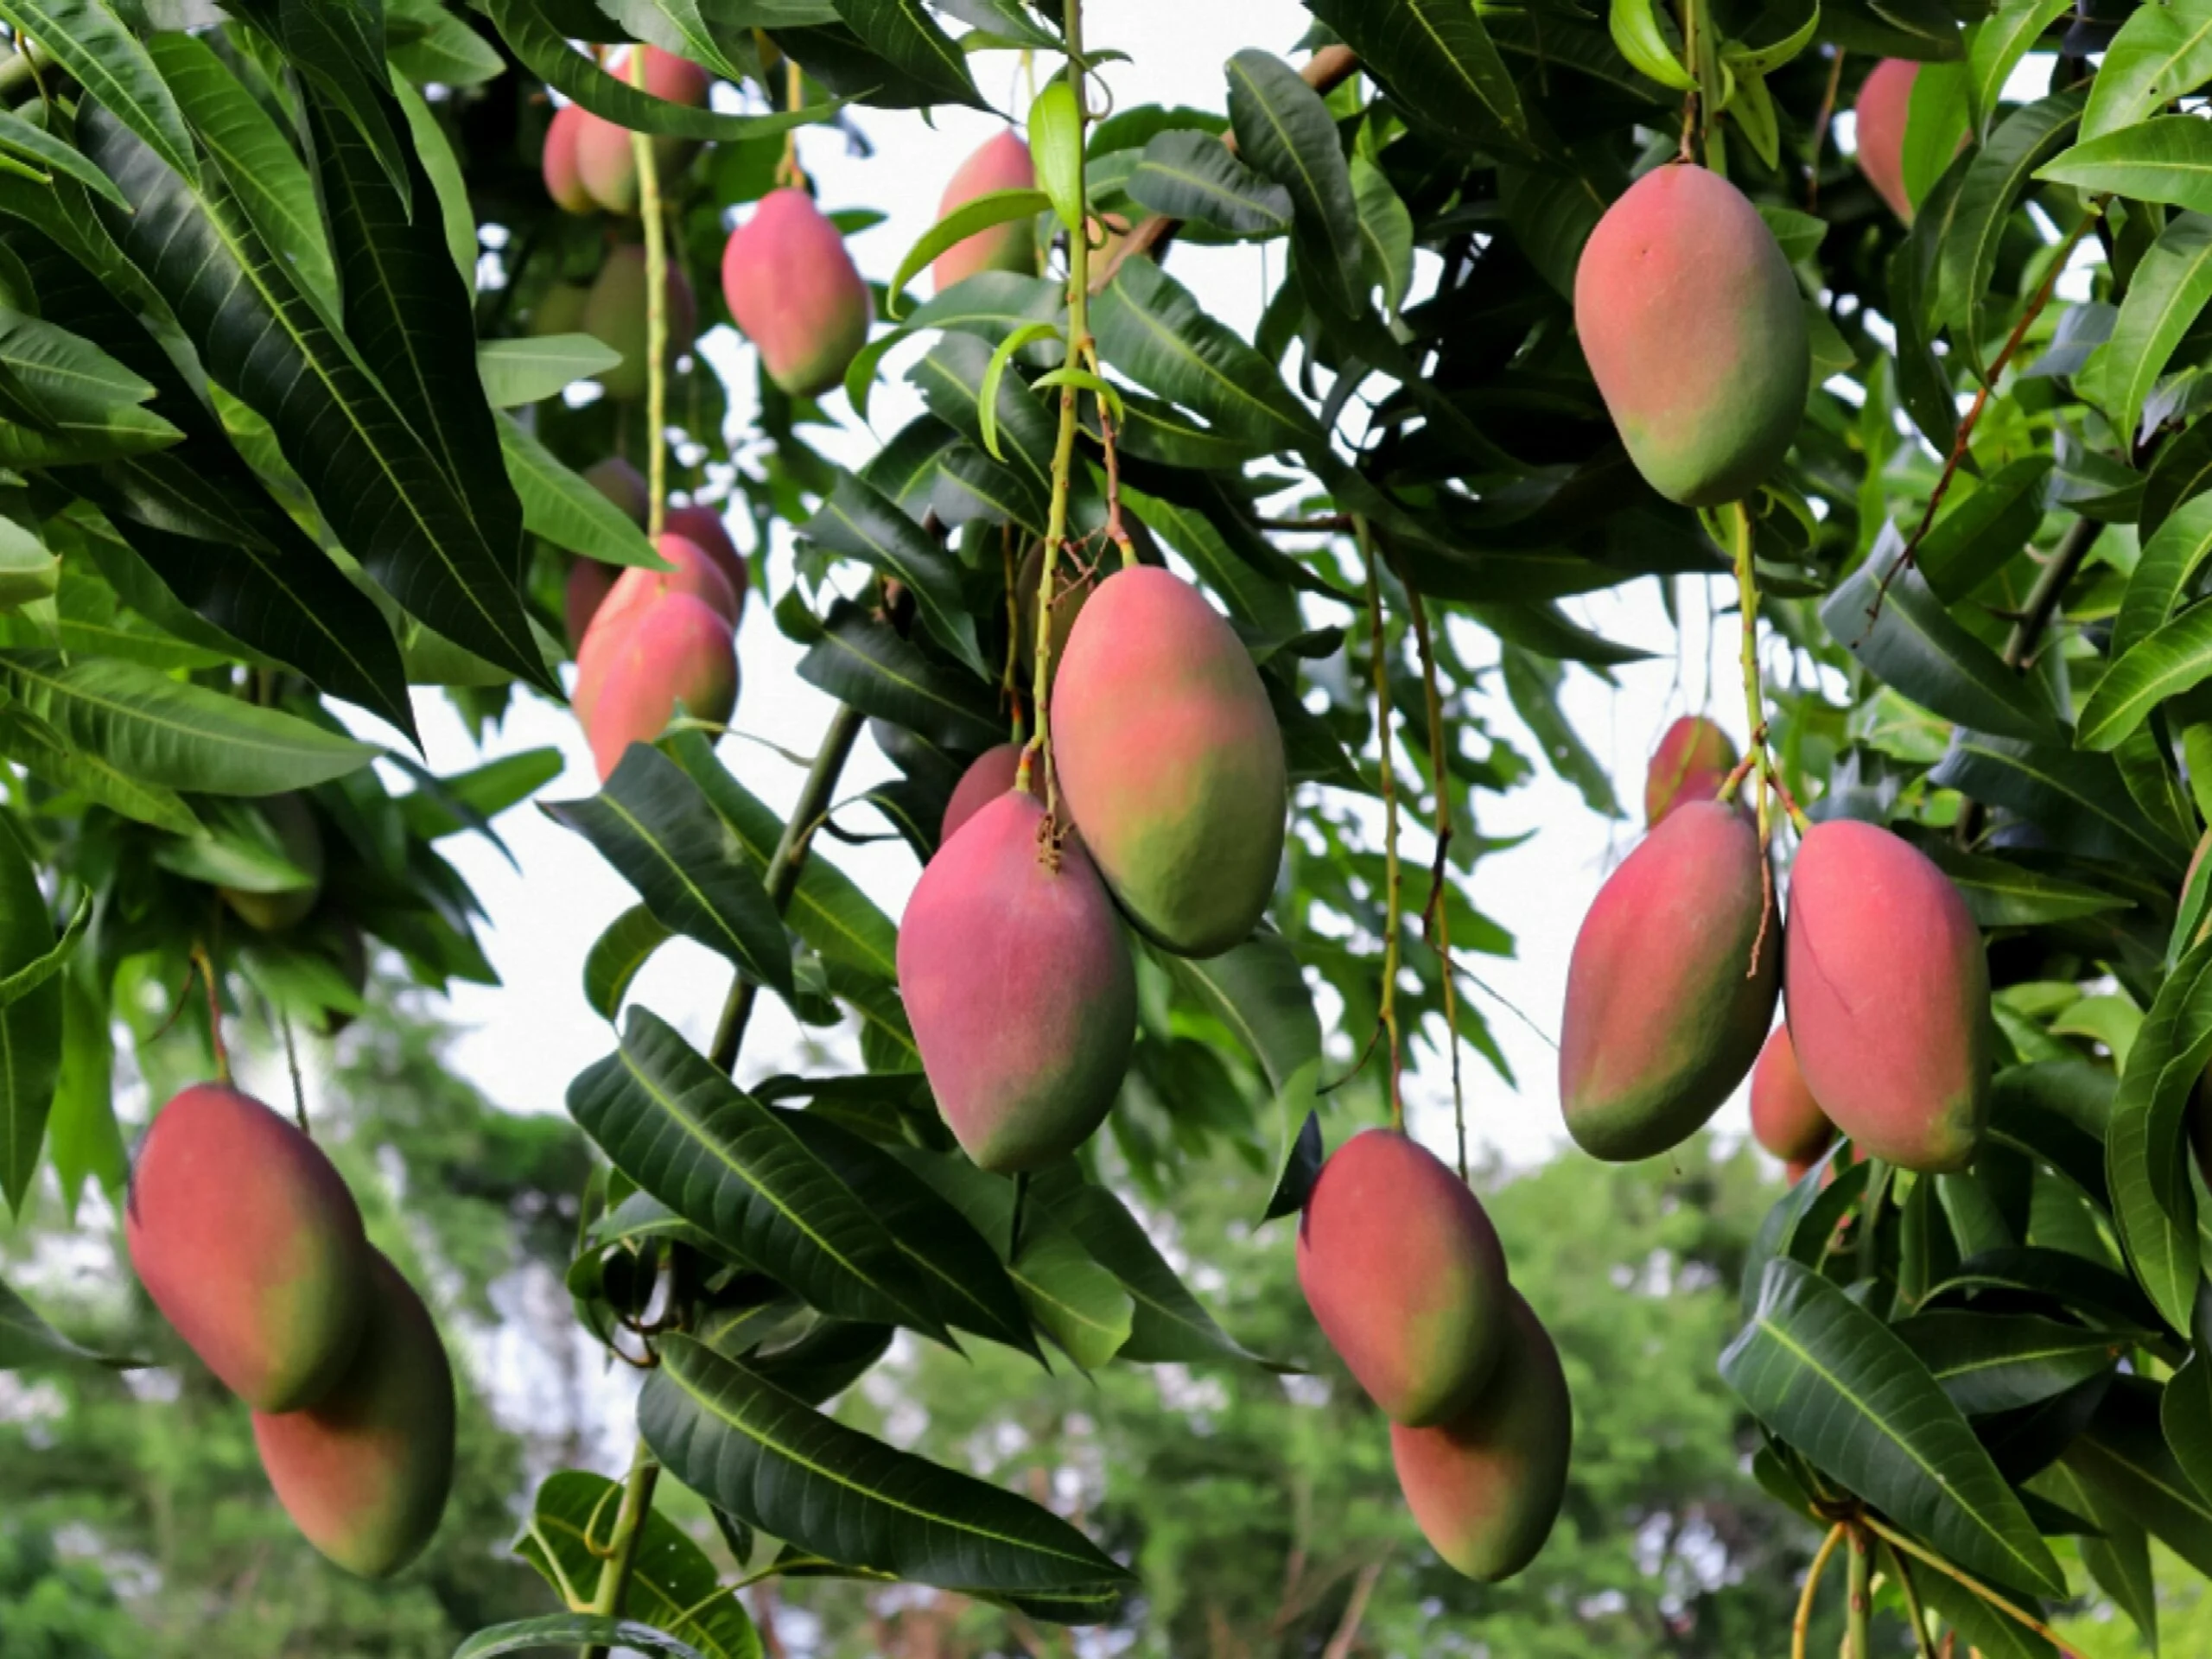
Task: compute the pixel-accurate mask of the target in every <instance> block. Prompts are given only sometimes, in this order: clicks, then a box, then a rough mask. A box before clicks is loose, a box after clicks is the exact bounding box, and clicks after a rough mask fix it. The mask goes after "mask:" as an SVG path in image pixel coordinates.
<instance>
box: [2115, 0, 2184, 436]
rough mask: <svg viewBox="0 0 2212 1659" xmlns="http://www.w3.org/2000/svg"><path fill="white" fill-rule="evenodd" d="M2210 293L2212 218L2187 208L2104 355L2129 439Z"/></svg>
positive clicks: (2136, 288)
mask: <svg viewBox="0 0 2212 1659" xmlns="http://www.w3.org/2000/svg"><path fill="white" fill-rule="evenodd" d="M2147 15H2148V14H2147V13H2138V14H2137V16H2147ZM2207 300H2212V218H2207V217H2206V216H2205V215H2203V214H2202V213H2183V214H2182V215H2181V216H2180V217H2178V218H2177V219H2174V221H2173V222H2172V223H2171V224H2170V225H2168V226H2166V228H2165V229H2164V232H2161V233H2160V234H2159V237H2158V240H2157V241H2156V242H2155V243H2153V244H2152V246H2151V251H2150V252H2148V253H2146V254H2145V255H2144V256H2143V259H2142V262H2141V263H2140V264H2138V265H2137V266H2136V267H2135V274H2134V276H2133V277H2130V278H2129V279H2128V283H2127V293H2126V297H2125V298H2123V299H2122V300H2121V301H2120V318H2119V321H2117V322H2115V323H2114V324H2113V333H2112V338H2111V340H2108V341H2107V342H2106V344H2105V346H2104V348H2103V350H2102V352H2101V353H2100V355H2099V360H2098V372H2099V375H2100V380H2099V385H2100V388H2101V397H2102V399H2103V402H2104V405H2105V409H2106V411H2107V414H2108V415H2109V416H2111V419H2112V423H2113V427H2114V428H2115V429H2117V430H2118V431H2119V432H2120V433H2121V434H2122V435H2124V436H2126V438H2128V439H2129V440H2130V441H2132V440H2133V435H2134V432H2135V429H2136V427H2137V426H2138V424H2139V423H2140V422H2141V419H2142V416H2143V401H2144V399H2145V398H2146V397H2149V396H2150V395H2151V389H2152V387H2153V386H2154V385H2157V384H2158V377H2159V376H2160V375H2162V374H2164V372H2166V365H2167V364H2168V363H2169V362H2170V361H2171V360H2172V358H2173V354H2174V351H2175V348H2176V347H2177V346H2179V345H2180V344H2181V340H2182V336H2183V334H2187V333H2188V332H2189V329H2190V325H2191V324H2192V323H2194V322H2195V321H2196V319H2197V316H2198V315H2199V314H2200V313H2202V311H2203V309H2204V305H2205V302H2206V301H2207Z"/></svg>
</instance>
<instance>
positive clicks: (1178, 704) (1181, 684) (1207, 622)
mask: <svg viewBox="0 0 2212 1659" xmlns="http://www.w3.org/2000/svg"><path fill="white" fill-rule="evenodd" d="M1052 746H1053V749H1052V752H1053V754H1054V757H1055V759H1056V762H1057V765H1058V769H1059V783H1060V798H1061V800H1062V801H1063V802H1064V803H1065V806H1066V808H1067V810H1068V812H1069V815H1070V816H1071V817H1072V818H1073V819H1074V820H1075V823H1076V827H1077V829H1080V830H1081V831H1082V832H1083V842H1084V846H1085V847H1086V848H1088V849H1090V855H1091V857H1092V858H1093V859H1095V860H1096V861H1097V865H1098V872H1099V874H1100V875H1102V876H1103V877H1104V879H1105V881H1106V885H1107V887H1109V889H1110V890H1111V891H1112V893H1113V894H1114V897H1115V899H1116V902H1118V903H1119V904H1120V905H1121V906H1122V912H1123V913H1125V914H1126V915H1127V916H1128V918H1129V920H1130V921H1131V922H1132V923H1133V924H1134V925H1135V927H1136V929H1137V931H1139V932H1141V933H1142V934H1143V935H1144V936H1145V937H1146V938H1148V939H1151V940H1153V941H1154V943H1155V944H1159V945H1160V946H1161V947H1162V948H1164V949H1166V950H1172V951H1173V952H1175V953H1176V954H1177V955H1178V956H1184V957H1215V956H1219V955H1220V954H1221V953H1222V952H1223V951H1224V950H1230V948H1231V947H1233V946H1235V945H1237V944H1242V943H1243V941H1244V940H1245V939H1246V938H1249V937H1250V935H1251V932H1252V930H1253V928H1254V927H1255V926H1257V925H1258V924H1259V921H1260V918H1262V916H1264V915H1265V914H1266V913H1267V908H1268V899H1269V898H1270V897H1271V896H1272V895H1273V893H1274V883H1275V875H1276V872H1277V870H1278V868H1280V867H1281V863H1282V843H1283V833H1284V821H1285V819H1286V817H1287V814H1288V811H1289V772H1288V768H1287V765H1286V763H1285V760H1284V758H1283V747H1282V732H1281V728H1278V727H1277V726H1276V724H1275V717H1274V710H1273V709H1271V708H1269V707H1268V693H1267V689H1266V687H1265V686H1263V685H1262V683H1261V682H1260V674H1259V671H1258V670H1257V669H1255V667H1253V665H1252V658H1251V657H1250V656H1249V654H1248V653H1247V652H1246V651H1245V649H1244V643H1243V640H1241V639H1238V638H1237V637H1236V631H1235V630H1234V629H1232V628H1231V627H1230V626H1229V624H1228V622H1227V621H1226V620H1224V618H1223V616H1222V615H1221V613H1219V612H1218V611H1217V610H1215V609H1214V608H1213V607H1212V606H1211V605H1209V604H1208V603H1207V602H1206V601H1205V597H1204V596H1203V595H1201V594H1199V592H1198V589H1197V588H1193V587H1192V586H1191V585H1190V583H1188V582H1185V581H1184V580H1183V579H1182V578H1181V577H1179V576H1177V575H1173V573H1171V572H1169V571H1166V570H1158V569H1152V568H1150V567H1148V566H1145V565H1136V566H1133V567H1131V568H1129V569H1124V570H1118V571H1116V572H1115V573H1114V574H1112V575H1109V576H1108V577H1107V578H1106V580H1105V581H1103V582H1101V583H1099V585H1098V587H1097V588H1096V591H1095V592H1094V593H1093V594H1091V596H1090V599H1089V600H1088V601H1086V602H1085V603H1084V607H1083V613H1082V614H1081V615H1080V616H1078V617H1077V619H1076V621H1075V626H1073V627H1072V628H1071V630H1070V631H1069V633H1068V644H1067V650H1066V652H1065V653H1063V655H1062V657H1061V660H1060V668H1059V672H1058V676H1057V677H1056V678H1055V679H1054V681H1053V683H1052Z"/></svg>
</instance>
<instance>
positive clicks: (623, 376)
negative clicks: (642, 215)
mask: <svg viewBox="0 0 2212 1659" xmlns="http://www.w3.org/2000/svg"><path fill="white" fill-rule="evenodd" d="M696 318H697V307H696V302H695V301H694V300H693V298H692V294H691V279H690V277H686V276H685V275H684V274H683V265H682V264H681V263H680V262H678V261H677V260H674V259H671V260H670V261H669V263H668V361H669V363H670V365H674V364H675V362H676V360H677V359H678V358H680V357H682V356H683V354H684V353H686V352H688V351H690V349H691V338H692V330H693V328H694V327H696ZM646 321H647V320H646V316H645V250H644V249H643V248H640V247H636V246H631V245H625V246H622V247H619V248H616V249H615V250H613V251H612V252H611V253H609V254H608V255H607V263H606V264H603V265H601V267H600V268H599V277H598V279H597V280H596V281H594V283H592V285H591V297H590V298H589V299H588V300H587V301H585V302H584V315H583V328H584V332H585V333H586V334H590V335H592V336H593V337H594V338H595V339H597V340H601V341H603V342H604V343H605V344H606V345H607V346H609V347H611V348H612V349H613V350H615V351H618V352H620V353H622V360H621V361H620V363H618V364H616V365H614V366H613V368H611V369H609V370H607V372H605V373H603V374H601V376H600V377H599V384H600V385H601V387H602V388H604V389H605V391H606V392H607V396H608V397H625V398H626V397H644V396H645V330H646Z"/></svg>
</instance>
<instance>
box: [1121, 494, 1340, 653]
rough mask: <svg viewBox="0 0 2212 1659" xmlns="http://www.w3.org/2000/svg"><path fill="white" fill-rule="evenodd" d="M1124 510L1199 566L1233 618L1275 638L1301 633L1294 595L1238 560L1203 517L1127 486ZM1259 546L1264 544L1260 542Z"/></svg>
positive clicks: (1226, 540) (1199, 513) (1281, 585)
mask: <svg viewBox="0 0 2212 1659" xmlns="http://www.w3.org/2000/svg"><path fill="white" fill-rule="evenodd" d="M1122 512H1125V513H1127V512H1134V513H1135V515H1136V517H1137V519H1138V521H1139V522H1140V523H1141V524H1143V525H1144V526H1145V527H1146V528H1147V530H1150V531H1154V532H1156V533H1157V534H1158V535H1159V537H1160V539H1161V540H1162V541H1164V542H1166V543H1167V544H1168V546H1170V547H1172V548H1173V549H1174V550H1175V551H1177V552H1178V553H1180V554H1181V555H1182V556H1184V557H1185V558H1186V559H1188V560H1189V561H1190V562H1191V563H1192V565H1194V566H1195V567H1197V569H1198V575H1199V578H1200V580H1202V581H1203V582H1205V585H1206V586H1207V587H1208V588H1211V589H1212V590H1213V591H1214V592H1215V593H1217V594H1220V595H1221V599H1222V602H1223V603H1224V604H1225V605H1227V606H1228V607H1229V613H1230V615H1231V616H1233V617H1236V619H1238V620H1240V621H1244V622H1249V623H1250V624H1251V625H1252V626H1254V627H1255V628H1259V629H1261V630H1262V632H1267V633H1270V634H1273V635H1275V636H1277V637H1278V638H1287V637H1288V636H1289V635H1291V634H1294V633H1296V632H1299V626H1300V617H1299V612H1298V599H1297V596H1296V595H1295V594H1293V593H1292V592H1291V591H1290V589H1289V588H1288V587H1287V586H1286V585H1284V584H1283V583H1282V582H1276V581H1273V580H1270V578H1269V576H1268V575H1267V574H1265V573H1263V572H1262V571H1261V570H1259V569H1257V568H1255V566H1254V565H1252V564H1251V563H1249V562H1248V561H1246V560H1244V559H1242V558H1239V557H1238V556H1236V551H1235V550H1233V549H1231V548H1230V544H1229V541H1228V538H1227V537H1224V535H1223V534H1222V533H1221V531H1220V530H1219V529H1217V527H1216V526H1215V524H1214V523H1213V521H1212V520H1211V519H1210V518H1207V516H1206V515H1205V513H1203V512H1198V510H1197V509H1196V508H1194V507H1190V506H1186V505H1184V504H1183V503H1182V502H1179V501H1170V500H1167V499H1165V498H1164V497H1158V496H1151V495H1147V494H1146V493H1144V492H1143V491H1142V490H1140V489H1137V488H1135V486H1131V485H1128V484H1124V485H1122ZM1261 545H1262V546H1263V547H1264V546H1267V543H1266V542H1265V541H1264V540H1262V542H1261Z"/></svg>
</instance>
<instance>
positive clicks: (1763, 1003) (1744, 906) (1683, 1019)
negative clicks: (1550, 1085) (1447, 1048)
mask: <svg viewBox="0 0 2212 1659" xmlns="http://www.w3.org/2000/svg"><path fill="white" fill-rule="evenodd" d="M1761 863H1762V861H1761V857H1760V853H1759V840H1758V831H1756V830H1755V829H1753V828H1752V827H1751V824H1749V823H1746V822H1745V819H1744V817H1743V815H1742V814H1741V813H1738V812H1736V811H1733V810H1731V809H1729V808H1727V807H1725V806H1723V805H1721V804H1719V802H1718V801H1692V802H1688V803H1687V804H1683V805H1681V806H1677V807H1676V808H1675V810H1673V811H1672V812H1669V814H1668V815H1667V816H1666V817H1665V818H1663V819H1662V820H1661V821H1660V823H1658V824H1657V825H1656V826H1655V827H1654V828H1653V829H1652V830H1651V833H1650V834H1649V835H1648V836H1645V837H1644V838H1643V841H1642V842H1640V843H1639V844H1638V845H1637V849H1636V850H1635V851H1634V852H1632V853H1630V855H1628V857H1627V858H1626V859H1625V860H1624V861H1622V864H1621V867H1620V868H1618V869H1617V870H1615V871H1614V872H1613V874H1611V876H1610V877H1608V878H1607V880H1606V881H1605V886H1603V887H1600V888H1599V890H1598V897H1597V899H1596V900H1595V901H1594V902H1593V903H1592V905H1591V906H1590V913H1589V914H1588V915H1587V916H1586V917H1584V918H1583V919H1582V930H1581V931H1580V933H1578V934H1577V935H1576V936H1575V940H1574V952H1573V957H1571V958H1570V959H1569V961H1568V963H1567V1009H1566V1013H1565V1014H1564V1015H1563V1017H1562V1019H1561V1020H1560V1039H1559V1092H1560V1105H1561V1107H1562V1109H1564V1110H1565V1112H1566V1115H1567V1132H1568V1133H1569V1134H1570V1135H1573V1137H1574V1139H1575V1141H1576V1143H1577V1144H1578V1145H1580V1147H1582V1149H1583V1150H1584V1151H1585V1152H1587V1153H1589V1154H1591V1155H1592V1156H1593V1157H1597V1158H1604V1159H1606V1160H1611V1161H1613V1162H1618V1163H1625V1162H1628V1161H1630V1160H1634V1159H1637V1158H1650V1157H1654V1156H1656V1155H1657V1154H1660V1153H1662V1152H1666V1151H1669V1150H1670V1149H1671V1148H1673V1147H1677V1146H1679V1145H1681V1143H1682V1142H1683V1141H1686V1140H1688V1138H1689V1137H1690V1136H1691V1135H1694V1134H1695V1133H1696V1132H1697V1130H1698V1129H1700V1128H1702V1127H1703V1126H1704V1124H1705V1122H1706V1121H1707V1119H1708V1118H1710V1117H1711V1116H1713V1113H1714V1112H1715V1111H1717V1110H1719V1107H1720V1103H1722V1102H1723V1101H1725V1100H1726V1099H1727V1098H1728V1096H1729V1095H1730V1094H1731V1093H1732V1091H1733V1090H1735V1087H1736V1085H1737V1084H1739V1083H1741V1082H1742V1081H1743V1080H1744V1075H1745V1073H1746V1072H1747V1071H1750V1070H1751V1063H1752V1062H1753V1061H1754V1060H1756V1059H1757V1058H1758V1052H1759V1045H1760V1044H1761V1042H1762V1041H1763V1040H1764V1038H1765V1036H1766V1033H1767V1028H1768V1027H1769V1026H1770V1025H1771V1024H1772V1023H1773V1020H1774V1004H1775V998H1776V995H1777V990H1778V988H1779V987H1780V984H1781V979H1782V975H1781V965H1782V950H1781V940H1780V938H1779V937H1778V929H1777V926H1775V925H1773V924H1772V922H1771V921H1768V922H1767V925H1765V927H1764V938H1762V937H1761V931H1762V923H1763V920H1765V919H1766V918H1764V906H1765V902H1766V891H1765V888H1764V885H1763V881H1762V871H1761Z"/></svg>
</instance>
